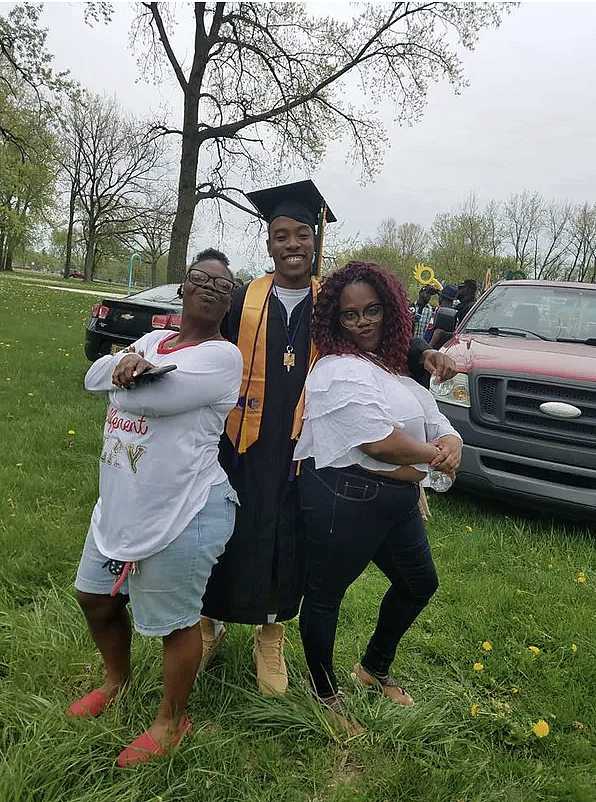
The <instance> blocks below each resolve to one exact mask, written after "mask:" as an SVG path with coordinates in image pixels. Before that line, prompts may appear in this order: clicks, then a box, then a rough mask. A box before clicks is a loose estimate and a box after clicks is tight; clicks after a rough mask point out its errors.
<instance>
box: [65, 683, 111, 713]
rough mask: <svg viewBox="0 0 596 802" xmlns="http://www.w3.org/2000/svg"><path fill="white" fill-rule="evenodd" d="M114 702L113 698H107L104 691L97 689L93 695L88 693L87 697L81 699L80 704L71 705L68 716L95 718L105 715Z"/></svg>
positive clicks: (92, 692)
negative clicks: (107, 708) (101, 714)
mask: <svg viewBox="0 0 596 802" xmlns="http://www.w3.org/2000/svg"><path fill="white" fill-rule="evenodd" d="M113 701H114V698H113V697H110V696H106V694H105V693H104V692H103V691H100V690H98V689H97V688H96V689H95V690H94V691H91V693H88V694H87V696H83V698H82V699H79V700H78V702H74V703H73V704H71V706H70V707H69V708H68V713H67V714H66V715H67V716H68V717H69V718H93V717H94V716H99V714H100V713H103V711H104V710H105V709H106V707H107V706H108V705H111V704H112V702H113Z"/></svg>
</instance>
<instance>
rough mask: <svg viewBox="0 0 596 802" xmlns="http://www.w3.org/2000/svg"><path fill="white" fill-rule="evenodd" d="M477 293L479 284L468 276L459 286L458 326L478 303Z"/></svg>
mask: <svg viewBox="0 0 596 802" xmlns="http://www.w3.org/2000/svg"><path fill="white" fill-rule="evenodd" d="M477 293H478V285H477V284H476V282H475V280H474V279H473V278H467V279H466V280H465V281H464V282H463V284H460V285H459V287H458V288H457V300H458V301H459V306H458V307H457V311H456V317H457V325H458V326H459V324H460V323H461V322H462V320H463V319H464V318H465V316H466V315H467V314H468V312H469V311H470V309H471V308H472V307H473V306H474V304H475V303H476V295H477Z"/></svg>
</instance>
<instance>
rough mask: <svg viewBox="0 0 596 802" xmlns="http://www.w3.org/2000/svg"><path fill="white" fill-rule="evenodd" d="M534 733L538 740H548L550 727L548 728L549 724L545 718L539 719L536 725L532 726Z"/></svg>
mask: <svg viewBox="0 0 596 802" xmlns="http://www.w3.org/2000/svg"><path fill="white" fill-rule="evenodd" d="M532 731H533V733H534V735H536V736H537V737H538V738H546V736H547V735H548V734H549V732H550V727H549V726H548V722H546V721H545V720H544V719H543V718H539V719H538V721H537V722H536V724H532Z"/></svg>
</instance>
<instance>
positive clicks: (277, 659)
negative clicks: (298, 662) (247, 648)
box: [252, 624, 288, 696]
mask: <svg viewBox="0 0 596 802" xmlns="http://www.w3.org/2000/svg"><path fill="white" fill-rule="evenodd" d="M252 656H253V659H254V661H255V664H256V667H257V684H258V686H259V693H262V694H263V696H274V695H276V694H281V693H285V692H286V691H287V689H288V673H287V671H286V661H285V660H284V625H283V624H263V625H262V626H258V627H256V628H255V645H254V649H253V652H252Z"/></svg>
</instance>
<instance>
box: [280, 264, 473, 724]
mask: <svg viewBox="0 0 596 802" xmlns="http://www.w3.org/2000/svg"><path fill="white" fill-rule="evenodd" d="M411 330H412V315H411V312H410V310H409V307H408V301H407V298H406V294H405V292H404V289H403V287H402V285H401V284H400V282H399V281H398V280H397V278H396V277H395V276H394V275H393V274H391V273H389V272H388V271H386V270H384V269H383V268H380V267H379V266H378V265H374V264H365V263H362V262H351V263H349V264H348V265H346V266H345V267H344V268H343V269H342V270H339V271H338V272H336V273H334V274H333V275H332V276H330V277H329V278H328V279H327V280H326V281H325V282H324V283H323V286H322V289H321V291H320V293H319V296H318V299H317V304H316V306H315V311H314V319H313V328H312V335H313V340H314V343H315V345H316V348H317V351H318V354H319V361H318V362H317V364H316V365H315V367H314V368H313V370H312V372H311V374H310V376H309V377H308V379H307V381H306V408H305V414H304V428H303V431H302V435H301V437H300V440H299V442H298V445H297V447H296V451H295V455H294V458H295V459H296V460H305V462H303V463H302V489H301V493H302V499H301V507H302V524H303V530H304V533H305V538H306V539H307V555H308V556H307V560H308V579H307V586H306V591H305V594H304V600H303V603H302V608H301V612H300V632H301V635H302V641H303V644H304V651H305V654H306V660H307V663H308V667H309V670H310V674H311V682H312V685H313V688H314V691H315V693H316V695H317V696H318V697H319V699H320V700H321V701H322V702H323V703H324V704H325V705H326V706H327V708H328V713H329V715H330V717H331V718H332V719H333V720H334V721H336V722H337V723H340V724H341V726H342V727H345V728H347V729H348V730H349V731H350V732H358V731H360V730H361V728H360V725H359V724H358V723H357V722H356V721H355V720H354V719H353V718H351V717H350V716H349V715H348V713H347V710H346V706H345V703H344V699H343V697H342V696H341V695H340V694H339V693H338V684H337V680H336V677H335V673H334V670H333V648H334V642H335V634H336V629H337V621H338V615H339V608H340V604H341V601H342V599H343V597H344V595H345V593H346V591H347V589H348V587H349V586H350V585H351V584H352V582H354V580H355V579H357V578H358V577H359V576H360V574H362V573H363V571H364V570H365V569H366V567H367V565H368V564H369V563H370V562H373V563H374V564H375V565H376V566H377V567H378V568H379V569H380V570H381V571H382V572H383V573H384V574H385V576H386V577H387V579H388V580H389V582H390V586H389V589H388V590H387V592H386V594H385V596H384V598H383V601H382V603H381V607H380V610H379V615H378V621H377V625H376V629H375V631H374V633H373V635H372V637H371V639H370V641H369V643H368V646H367V648H366V651H365V653H364V655H363V657H362V658H361V660H360V662H359V663H357V664H356V666H355V668H354V671H353V676H355V678H356V679H357V680H358V681H360V682H361V683H362V684H363V685H365V686H366V687H371V688H378V689H379V690H380V691H381V693H383V694H384V695H385V696H386V697H388V698H389V699H391V700H392V701H393V702H395V703H396V704H398V705H411V704H412V703H413V700H412V697H411V696H410V694H409V693H408V692H407V691H406V690H404V689H403V688H402V687H401V686H400V685H399V684H398V683H397V681H396V680H395V679H394V678H393V677H392V675H391V674H390V667H391V664H392V662H393V659H394V657H395V653H396V649H397V645H398V644H399V642H400V640H401V638H402V637H403V635H404V634H405V633H406V632H407V630H408V629H409V628H410V626H411V625H412V624H413V622H414V620H415V619H416V617H417V616H418V614H419V613H420V612H421V610H422V609H423V608H424V607H425V605H426V604H427V603H428V602H429V600H430V598H431V596H432V595H433V593H434V592H435V591H436V589H437V586H438V580H437V574H436V571H435V566H434V564H433V559H432V556H431V553H430V548H429V544H428V540H427V536H426V532H425V530H424V525H423V522H422V518H421V516H420V512H419V508H418V498H419V482H420V480H421V479H423V478H424V476H425V475H426V473H427V471H428V469H429V465H430V466H432V467H436V468H438V469H439V470H441V471H443V472H446V473H449V474H451V475H453V473H454V472H455V470H456V469H457V468H458V466H459V461H460V457H461V447H462V443H461V438H460V437H459V435H458V434H457V432H456V431H455V430H454V429H453V427H452V426H451V424H450V423H449V421H448V420H447V418H445V416H444V415H442V414H441V413H440V412H439V410H438V408H437V405H436V403H435V401H434V399H433V398H432V396H431V394H430V393H429V392H428V391H427V390H426V389H425V388H424V387H421V386H420V385H419V384H417V383H416V382H415V381H414V380H413V379H412V378H410V377H409V373H408V367H407V351H408V344H409V341H410V333H411Z"/></svg>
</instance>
